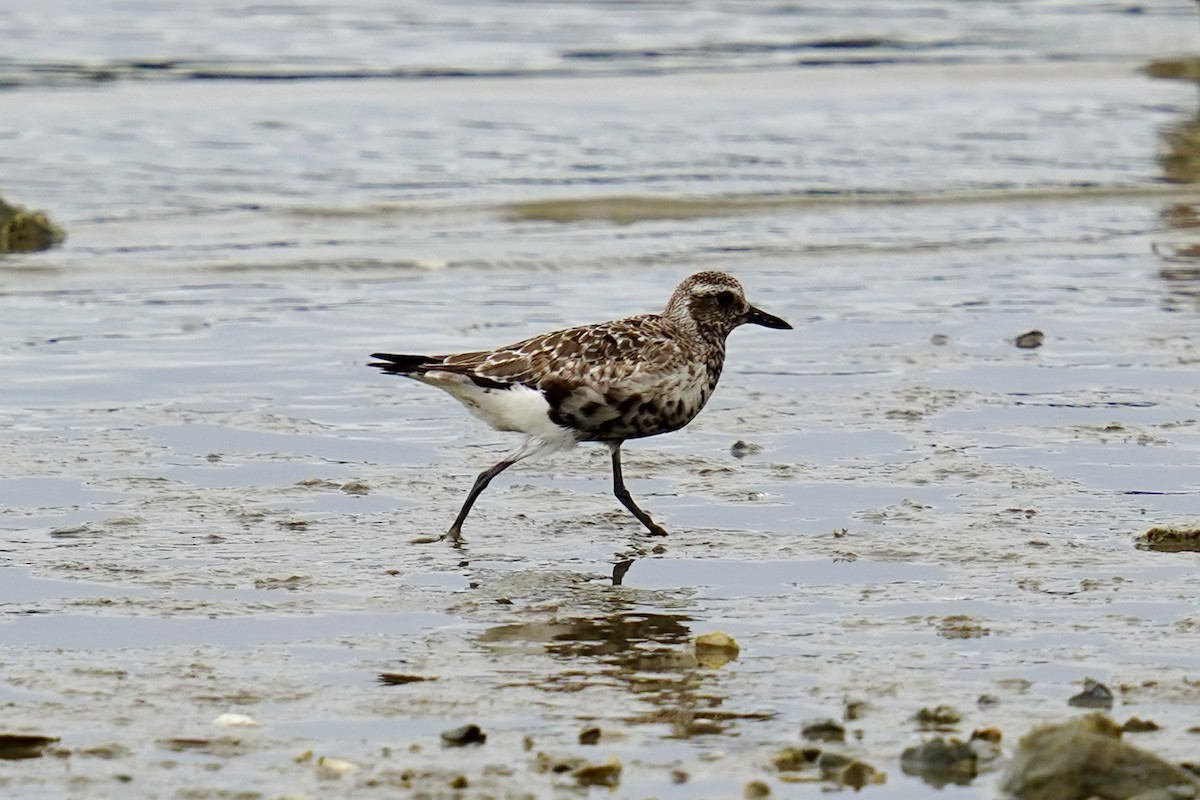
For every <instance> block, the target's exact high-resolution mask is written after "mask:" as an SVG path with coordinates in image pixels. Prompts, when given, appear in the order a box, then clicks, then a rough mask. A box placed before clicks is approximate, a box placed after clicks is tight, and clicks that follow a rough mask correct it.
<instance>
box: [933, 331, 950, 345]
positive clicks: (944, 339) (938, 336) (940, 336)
mask: <svg viewBox="0 0 1200 800" xmlns="http://www.w3.org/2000/svg"><path fill="white" fill-rule="evenodd" d="M929 343H930V344H935V345H938V346H939V347H940V346H942V345H944V344H949V343H950V337H949V336H947V335H946V334H944V333H935V334H933V335H932V336H930V337H929Z"/></svg>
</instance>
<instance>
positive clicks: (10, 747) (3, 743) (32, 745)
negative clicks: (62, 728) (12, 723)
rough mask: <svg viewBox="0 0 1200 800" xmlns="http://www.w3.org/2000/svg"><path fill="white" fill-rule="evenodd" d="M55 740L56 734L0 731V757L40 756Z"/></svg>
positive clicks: (13, 758) (14, 758)
mask: <svg viewBox="0 0 1200 800" xmlns="http://www.w3.org/2000/svg"><path fill="white" fill-rule="evenodd" d="M57 741H58V737H57V736H36V735H33V734H24V733H0V759H12V760H18V759H23V758H40V757H41V756H42V754H43V752H44V751H45V750H46V748H47V747H49V746H50V745H52V744H54V743H55V742H57Z"/></svg>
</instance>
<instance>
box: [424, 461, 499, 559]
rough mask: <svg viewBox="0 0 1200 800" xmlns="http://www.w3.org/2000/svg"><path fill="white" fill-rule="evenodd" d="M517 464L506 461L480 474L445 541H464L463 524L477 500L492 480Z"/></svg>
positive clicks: (447, 532)
mask: <svg viewBox="0 0 1200 800" xmlns="http://www.w3.org/2000/svg"><path fill="white" fill-rule="evenodd" d="M515 463H517V460H516V459H512V460H509V459H505V460H504V461H501V462H500V463H499V464H497V465H496V466H494V467H489V468H488V469H485V470H484V471H483V472H481V473H479V477H477V478H476V479H475V485H474V486H472V487H471V491H470V492H469V493H468V494H467V500H466V502H464V503H463V505H462V508H461V509H460V510H459V512H458V517H457V519H455V520H454V524H453V525H451V526H450V530H448V531H446V534H445V535H444V536H443V537H442V538H443V539H452V540H454V541H456V542H460V541H462V524H463V522H465V521H466V519H467V514H470V513H471V506H473V505H475V499H476V498H477V497H479V495H480V494H481V493H482V492H483V490H484V489H486V488H487V485H488V484H489V483H491V482H492V478H494V477H496V476H497V475H499V474H500V473H501V472H504V470H506V469H508V468H509V467H511V466H512V465H513V464H515Z"/></svg>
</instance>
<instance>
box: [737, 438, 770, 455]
mask: <svg viewBox="0 0 1200 800" xmlns="http://www.w3.org/2000/svg"><path fill="white" fill-rule="evenodd" d="M761 452H762V445H761V444H753V443H751V442H744V441H742V440H741V439H738V440H737V441H736V442H734V443H733V445H732V446H731V447H730V448H729V454H730V455H732V456H733V457H734V458H745V457H746V456H750V455H754V454H755V453H761Z"/></svg>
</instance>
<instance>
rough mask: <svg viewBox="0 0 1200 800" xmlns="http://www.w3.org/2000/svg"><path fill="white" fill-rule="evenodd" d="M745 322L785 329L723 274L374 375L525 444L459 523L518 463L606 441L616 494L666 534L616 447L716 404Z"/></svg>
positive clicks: (455, 534)
mask: <svg viewBox="0 0 1200 800" xmlns="http://www.w3.org/2000/svg"><path fill="white" fill-rule="evenodd" d="M746 323H753V324H758V325H764V326H766V327H771V328H791V326H790V325H788V324H787V323H786V322H784V321H783V320H782V319H779V318H778V317H773V316H771V315H770V314H766V313H764V312H762V311H760V310H758V309H756V308H754V307H753V306H751V305H750V304H749V303H748V302H746V299H745V295H744V293H743V291H742V287H741V285H740V284H739V283H738V282H737V280H735V279H734V278H733V277H732V276H729V275H726V274H724V273H721V272H699V273H696V274H695V275H692V276H691V277H689V278H687V279H686V280H684V281H683V282H682V283H681V284H680V285H679V287H678V288H677V289H676V290H675V292H674V293H673V294H672V295H671V299H670V301H669V302H668V303H667V307H666V309H664V311H663V312H662V313H661V314H641V315H639V316H635V317H628V318H626V319H621V320H615V321H612V322H603V323H599V324H596V325H584V326H580V327H577V328H568V329H565V330H560V331H553V332H551V333H546V334H542V335H540V336H534V337H532V338H529V339H525V340H523V341H520V342H517V343H515V344H512V345H509V346H507V347H501V348H498V349H496V350H487V351H476V352H468V353H457V354H454V355H445V356H417V355H395V354H390V353H375V354H373V355H372V358H375V359H379V360H378V361H376V362H372V363H371V365H370V366H373V367H377V368H379V369H382V370H383V371H384V372H387V373H390V374H397V375H404V376H407V377H411V378H414V379H416V380H419V381H422V382H424V383H428V384H430V385H433V386H437V387H438V388H440V389H443V390H445V391H447V392H448V393H450V394H451V395H453V396H454V397H455V398H456V399H458V400H459V402H461V403H462V404H463V405H464V406H466V407H467V409H468V410H470V411H471V412H472V413H473V414H475V415H476V416H477V417H479V418H481V419H483V420H484V421H485V422H487V423H488V424H490V425H491V426H492V427H493V428H496V429H498V430H510V431H516V432H520V433H524V434H526V439H525V441H524V442H522V444H521V445H520V446H519V447H518V448H517V449H516V450H515V451H513V453H511V454H510V455H509V456H508V457H507V458H506V459H505V460H504V461H501V462H500V463H499V464H497V465H496V466H495V467H493V468H492V469H491V470H487V471H485V472H484V473H482V474H481V475H480V476H479V478H478V479H477V480H476V485H475V487H473V489H472V491H471V494H470V495H469V496H468V498H467V502H466V503H465V504H464V506H463V509H462V511H461V512H460V514H459V518H458V520H457V521H456V522H455V523H454V525H453V526H452V527H451V529H450V531H449V533H448V534H447V535H448V536H450V537H451V538H455V539H458V538H460V534H461V531H460V527H461V525H462V522H463V520H465V518H466V515H467V513H468V512H469V511H470V508H471V505H472V504H473V503H474V500H475V498H476V497H477V496H478V494H479V493H480V492H481V491H482V490H483V488H484V487H485V486H486V485H487V483H488V482H489V481H490V480H491V478H493V477H495V475H496V474H499V472H501V471H503V470H504V469H506V468H507V467H508V466H511V465H512V464H513V463H516V462H517V461H519V460H521V459H523V458H527V457H529V456H531V455H535V454H539V453H542V452H548V451H554V450H560V449H566V448H569V447H572V446H574V445H575V444H576V443H578V442H604V443H606V444H608V446H609V449H610V450H611V452H612V456H613V475H614V491H615V493H616V495H617V497H618V499H620V500H621V502H622V503H623V504H624V505H625V506H626V508H628V509H629V510H630V511H631V512H632V513H633V514H634V515H635V516H637V518H638V519H639V520H640V521H641V522H642V523H643V524H644V525H646V527H647V528H648V529H649V530H650V532H651V533H656V534H665V533H666V531H664V530H663V529H662V528H661V527H659V526H658V525H657V524H655V523H654V522H653V521H652V520H650V517H649V515H647V514H645V512H643V511H641V509H639V508H638V507H637V505H636V504H635V503H634V502H633V500H632V498H630V497H629V495H628V492H627V491H625V487H624V483H623V481H622V480H621V472H620V446H621V443H622V442H624V441H625V440H626V439H637V438H641V437H644V436H654V435H656V434H660V433H667V432H669V431H674V430H678V429H679V428H682V427H683V426H684V425H686V424H688V423H689V422H691V421H692V419H693V418H694V417H695V416H696V414H698V413H699V412H700V410H701V409H702V408H704V404H705V403H707V402H708V398H709V397H711V396H712V392H713V390H714V389H715V388H716V386H717V381H718V379H719V378H720V377H721V368H722V367H723V366H724V363H725V338H726V337H727V336H728V335H729V333H730V332H731V331H733V330H734V328H736V327H738V326H739V325H743V324H746Z"/></svg>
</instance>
